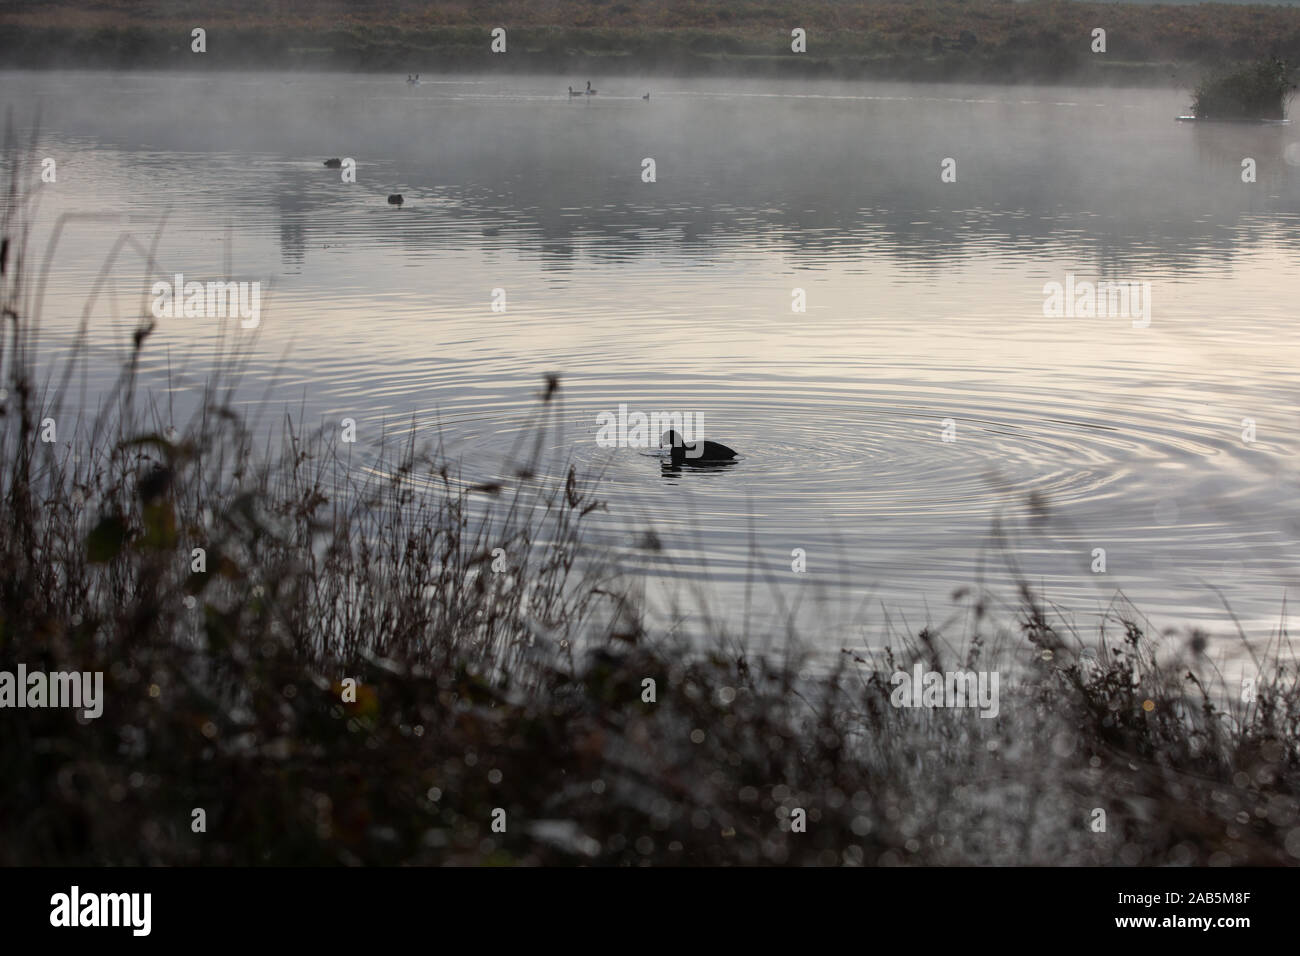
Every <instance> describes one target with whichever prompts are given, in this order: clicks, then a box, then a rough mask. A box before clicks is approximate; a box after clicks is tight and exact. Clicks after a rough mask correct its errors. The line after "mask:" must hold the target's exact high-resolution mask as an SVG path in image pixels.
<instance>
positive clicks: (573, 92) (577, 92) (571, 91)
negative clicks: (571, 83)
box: [569, 87, 582, 96]
mask: <svg viewBox="0 0 1300 956" xmlns="http://www.w3.org/2000/svg"><path fill="white" fill-rule="evenodd" d="M569 95H570V96H582V90H575V89H574V88H573V87H569Z"/></svg>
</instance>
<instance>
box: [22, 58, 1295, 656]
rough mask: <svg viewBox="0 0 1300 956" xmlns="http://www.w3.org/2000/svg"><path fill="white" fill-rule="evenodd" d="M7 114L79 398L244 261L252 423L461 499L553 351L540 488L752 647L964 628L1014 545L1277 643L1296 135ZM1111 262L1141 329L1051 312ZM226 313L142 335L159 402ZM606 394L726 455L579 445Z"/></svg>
mask: <svg viewBox="0 0 1300 956" xmlns="http://www.w3.org/2000/svg"><path fill="white" fill-rule="evenodd" d="M588 79H591V80H592V81H593V85H594V86H596V88H597V89H598V90H599V93H598V95H596V96H594V97H573V98H570V97H569V96H568V95H567V87H569V86H570V85H572V86H574V87H575V88H577V89H581V88H583V86H584V84H585V82H586V81H587V80H588ZM646 93H649V94H651V96H650V99H649V100H646V99H643V96H644V95H645V94H646ZM0 101H3V104H4V107H5V109H6V110H11V111H12V115H13V121H14V123H15V124H16V125H17V127H18V130H19V136H20V137H23V136H25V135H27V134H28V133H29V132H30V130H31V128H32V126H33V125H34V122H35V121H36V120H37V118H38V119H39V126H40V136H39V145H38V147H37V155H38V156H39V157H42V158H44V157H48V158H51V159H53V160H54V164H53V168H54V169H55V170H56V178H55V181H54V182H52V183H43V184H37V185H36V186H35V187H34V188H35V192H36V195H35V196H34V201H35V202H38V203H39V209H40V223H41V228H40V230H39V231H38V234H37V235H35V236H34V237H33V242H32V246H31V249H32V252H31V255H32V258H33V259H35V260H38V261H44V256H45V250H46V243H47V241H48V240H49V239H50V238H51V236H52V235H53V234H54V231H55V230H54V225H55V223H56V221H58V220H59V217H60V216H63V215H65V214H66V215H67V217H68V218H66V219H65V220H63V222H62V228H61V232H60V233H59V237H58V245H57V248H56V249H55V251H54V253H53V255H52V256H51V257H50V258H49V275H48V281H47V285H46V288H45V293H44V299H43V303H42V305H43V309H42V320H43V324H42V337H43V345H44V346H45V347H46V348H47V349H48V350H49V352H48V354H47V356H46V368H47V369H51V368H57V367H59V362H60V360H61V358H62V357H63V356H64V355H66V350H67V348H68V346H69V344H70V343H71V341H72V334H73V332H74V331H75V329H76V327H77V325H78V323H79V322H80V321H81V318H82V315H83V311H85V310H87V309H88V310H89V311H88V313H87V314H88V316H89V322H90V337H89V342H88V351H87V353H86V354H85V355H84V356H83V364H82V366H80V368H79V371H78V376H77V382H78V385H79V391H78V392H77V397H78V398H79V399H80V401H81V402H82V407H83V408H87V409H93V408H94V407H95V406H96V394H97V392H99V391H100V390H102V389H103V388H105V387H106V386H107V385H108V384H110V383H111V381H112V379H113V378H114V376H115V375H116V374H117V371H118V369H119V367H120V362H121V360H122V358H123V357H124V356H126V355H127V354H128V352H129V347H130V342H131V333H132V330H133V329H134V328H135V327H136V324H137V322H138V321H139V320H140V318H141V316H142V315H146V314H147V308H146V306H145V305H144V304H143V303H145V302H146V301H147V298H146V295H145V292H146V291H147V290H148V289H149V287H150V285H151V284H152V283H153V282H154V281H156V280H166V281H169V282H170V281H171V280H172V278H173V276H174V275H175V274H177V273H180V274H183V275H184V276H185V277H186V279H187V280H189V279H193V280H198V281H206V280H227V279H228V280H232V281H250V282H253V281H256V282H259V283H261V288H262V302H261V315H260V322H259V324H258V326H257V328H256V329H253V330H243V329H239V328H233V329H232V328H227V329H226V333H227V339H226V345H229V344H230V342H231V341H234V342H237V343H238V344H239V345H240V346H241V347H242V348H245V349H246V350H247V353H248V355H247V358H248V364H247V368H246V371H245V373H244V379H243V386H244V387H243V392H242V393H241V394H242V395H243V399H244V401H245V402H246V404H247V405H248V407H249V408H250V409H251V408H252V407H253V406H255V405H259V404H260V405H263V407H264V408H269V409H272V411H270V412H264V414H263V417H264V418H267V419H270V420H272V421H274V420H276V419H277V416H279V417H280V418H282V417H283V414H284V413H285V412H286V411H288V412H289V413H291V414H294V415H301V416H302V417H303V418H304V419H305V420H306V421H308V422H310V423H313V424H323V425H325V426H327V427H337V425H338V423H339V422H340V421H341V420H342V419H344V418H350V419H352V420H354V421H355V423H356V432H357V443H356V446H355V448H356V451H355V453H354V461H355V462H356V467H357V468H365V467H369V464H368V463H372V462H374V461H375V458H376V455H377V452H378V449H379V446H380V444H381V440H387V441H391V442H400V441H403V440H405V438H406V433H407V431H408V430H409V429H410V428H411V426H412V425H414V427H415V428H416V430H417V434H418V437H419V440H420V441H424V442H428V443H430V444H437V443H441V444H442V446H443V448H444V450H445V451H446V452H447V453H448V454H449V455H450V456H451V457H452V458H453V459H454V460H455V461H457V462H458V463H459V467H460V469H461V477H462V479H463V480H464V481H466V482H482V481H490V480H493V479H495V478H498V477H509V476H510V475H511V474H512V473H513V470H514V468H515V467H516V466H517V465H518V463H519V456H521V455H523V454H525V453H526V450H530V449H531V445H532V440H533V437H534V435H535V434H536V429H537V427H538V424H537V423H538V408H539V401H538V395H539V393H540V391H541V388H542V385H543V380H544V379H543V377H544V375H545V374H546V373H549V372H554V373H558V374H559V376H560V381H561V391H560V393H559V394H560V401H561V404H560V406H559V408H560V412H559V429H558V430H554V431H552V432H550V433H548V435H547V438H546V446H545V449H544V453H543V457H542V463H543V471H544V472H545V473H546V474H547V475H548V476H556V477H563V475H564V474H565V473H566V472H567V469H568V465H569V463H570V462H573V463H574V464H576V466H577V467H578V469H579V470H581V471H590V472H594V473H598V474H599V475H600V484H599V488H600V494H601V495H602V497H603V498H604V499H605V500H606V501H607V502H608V505H609V508H608V512H607V513H598V514H597V515H595V516H594V520H595V531H596V537H597V538H598V539H600V540H603V542H604V543H606V544H610V543H612V544H613V545H614V546H615V547H617V548H619V549H620V551H621V553H623V554H624V557H625V560H626V561H628V562H630V563H631V564H632V566H634V567H640V568H642V569H643V571H644V572H645V574H646V578H647V580H648V581H649V582H651V585H650V587H649V597H650V599H651V600H652V602H654V603H655V604H656V605H657V606H660V607H664V606H666V605H667V604H669V603H671V601H672V600H673V598H674V596H677V597H680V598H681V599H682V602H683V609H682V610H683V614H684V615H685V616H687V617H688V618H689V617H692V616H693V615H695V614H696V613H698V611H699V609H700V606H701V605H700V602H704V603H703V607H704V608H705V609H706V610H707V612H708V613H709V614H710V615H712V616H714V617H717V618H720V619H724V620H727V621H728V622H729V627H730V629H731V630H732V631H733V632H734V633H735V634H737V635H740V634H742V633H748V632H755V631H758V630H762V631H763V632H767V631H772V630H775V631H778V632H779V631H780V630H781V626H782V625H781V621H782V620H783V619H784V617H785V616H786V615H787V614H789V615H790V616H792V617H793V618H794V619H795V620H796V621H797V624H798V629H799V631H800V633H801V634H802V636H803V637H804V638H806V639H808V640H810V641H812V642H813V643H814V644H816V645H817V646H818V647H821V648H823V649H825V650H827V651H830V652H834V651H837V650H838V649H839V648H840V647H849V646H862V645H864V644H881V643H886V642H887V641H888V639H889V634H890V632H891V629H892V630H903V629H910V630H912V631H913V632H915V630H916V629H917V628H919V627H920V626H921V625H923V624H925V623H926V622H927V621H928V622H931V623H933V624H935V625H944V624H945V623H948V622H950V620H952V619H954V618H955V619H956V620H957V621H958V622H959V623H956V624H949V630H951V631H952V632H954V636H959V635H960V632H961V631H962V629H963V627H962V624H961V623H960V621H961V616H962V615H963V614H964V613H966V610H965V609H966V608H968V603H966V602H963V601H955V600H954V594H955V593H956V592H958V591H960V590H961V589H978V588H986V589H988V590H989V593H990V594H991V596H992V597H993V599H994V600H995V601H997V600H1001V601H1006V602H1008V603H1010V602H1013V601H1014V598H1015V593H1014V583H1013V582H1014V578H1013V575H1012V573H1011V571H1010V570H1009V567H1008V563H1009V562H1014V565H1015V567H1017V568H1018V569H1019V572H1020V573H1022V574H1023V575H1024V576H1025V577H1026V578H1027V579H1028V580H1029V581H1031V582H1032V583H1033V585H1034V586H1035V587H1037V588H1039V589H1041V592H1042V593H1043V594H1044V595H1045V596H1046V598H1047V599H1049V600H1050V601H1052V602H1054V603H1055V604H1057V605H1059V607H1060V608H1061V609H1062V611H1063V613H1066V614H1067V615H1069V616H1070V617H1071V618H1072V619H1073V620H1075V621H1077V622H1078V623H1079V624H1080V625H1081V626H1085V627H1086V626H1091V625H1092V624H1095V623H1096V622H1097V621H1098V620H1100V618H1101V616H1102V615H1103V614H1104V613H1105V611H1106V609H1107V607H1108V606H1110V604H1111V602H1112V601H1114V600H1116V599H1117V596H1120V595H1122V596H1123V598H1126V599H1128V600H1129V601H1131V602H1133V604H1134V605H1135V606H1136V607H1137V608H1138V609H1139V610H1140V611H1141V612H1142V613H1144V614H1146V615H1147V616H1148V617H1149V618H1150V619H1151V621H1152V622H1153V623H1154V624H1155V625H1156V626H1159V627H1179V628H1185V627H1187V626H1190V625H1196V626H1200V627H1203V628H1205V629H1206V630H1208V631H1209V632H1210V633H1211V634H1212V635H1213V638H1214V640H1215V641H1217V642H1221V643H1220V646H1221V647H1222V648H1223V649H1224V652H1225V653H1231V647H1232V646H1235V645H1236V642H1237V638H1236V637H1235V636H1234V635H1235V625H1234V624H1233V622H1232V618H1231V617H1230V616H1229V614H1228V612H1227V611H1225V608H1224V602H1227V603H1228V604H1230V606H1231V608H1232V610H1233V612H1234V613H1235V614H1236V616H1237V617H1238V618H1239V619H1240V621H1241V625H1242V627H1244V628H1245V630H1246V632H1247V634H1248V635H1249V637H1250V638H1251V640H1252V641H1253V642H1258V645H1259V646H1261V647H1262V646H1263V644H1264V643H1265V642H1266V641H1267V639H1268V637H1269V635H1270V633H1271V632H1272V631H1273V630H1274V629H1275V628H1276V627H1277V625H1278V622H1279V620H1280V618H1281V615H1282V613H1283V609H1284V599H1285V597H1286V595H1287V593H1288V589H1290V593H1291V594H1292V595H1294V593H1295V585H1296V584H1297V583H1298V582H1300V573H1298V572H1297V560H1298V559H1300V545H1298V544H1297V542H1298V541H1300V469H1298V466H1300V457H1298V455H1300V442H1298V441H1297V425H1300V388H1298V386H1300V378H1298V377H1297V374H1296V366H1297V359H1300V340H1298V336H1297V323H1298V322H1300V312H1298V311H1297V298H1296V293H1297V290H1300V129H1297V128H1296V127H1285V126H1271V127H1268V126H1251V125H1238V124H1229V125H1215V124H1204V123H1195V124H1193V123H1177V122H1175V119H1174V118H1175V116H1176V115H1178V114H1180V113H1185V112H1187V105H1188V95H1187V94H1186V93H1184V92H1179V91H1176V90H1129V89H1073V88H1034V87H983V86H979V87H977V86H961V85H951V86H940V85H907V84H884V83H880V84H863V83H833V82H826V83H812V82H806V83H799V84H796V85H793V86H784V87H783V86H782V85H780V84H778V83H750V82H745V81H740V80H723V79H711V80H690V81H686V80H665V79H662V78H661V79H644V80H636V79H604V78H600V77H591V78H589V77H585V76H583V77H551V78H540V77H533V78H524V77H509V78H490V77H482V76H479V77H459V78H458V77H434V78H426V79H425V80H424V81H423V82H422V83H421V84H420V85H418V86H412V85H408V84H407V83H405V82H404V80H403V77H401V76H396V77H389V76H344V75H328V76H317V75H301V74H294V75H260V76H249V75H234V74H232V75H226V76H215V77H213V76H197V75H170V74H169V75H161V74H107V73H5V74H3V76H2V77H0ZM332 157H340V158H346V159H351V160H355V174H356V175H355V179H356V181H355V182H345V181H344V178H345V177H344V175H343V172H344V170H340V169H330V168H326V167H325V166H324V165H323V163H322V161H323V160H325V159H329V158H332ZM1248 158H1249V159H1252V160H1254V163H1253V164H1249V165H1251V166H1252V167H1253V170H1254V179H1255V181H1253V182H1244V181H1243V171H1244V167H1243V160H1245V159H1248ZM646 159H653V160H654V164H653V168H654V181H653V182H646V181H644V179H643V171H644V170H645V169H646V165H645V163H644V160H646ZM945 160H951V161H952V162H951V163H948V164H946V165H945ZM945 169H949V170H950V172H951V175H949V176H948V177H947V178H948V179H952V180H955V181H945V180H944V178H943V177H941V173H942V172H943V171H944V170H945ZM1247 178H1249V177H1247ZM396 193H400V194H401V195H402V196H403V199H404V202H403V203H402V205H401V206H394V205H390V204H389V203H388V202H387V201H386V200H387V197H388V196H389V195H390V194H396ZM123 236H130V237H132V238H133V239H134V240H135V241H136V244H131V243H127V244H126V245H125V246H123V247H121V248H118V249H117V251H116V255H115V258H112V256H113V255H114V249H115V243H117V242H118V241H119V240H120V239H121V238H122V237H123ZM155 243H156V245H154V244H155ZM151 247H152V248H153V249H154V251H155V256H156V260H155V261H154V262H153V263H150V262H148V261H147V260H146V258H145V256H144V255H143V254H142V250H144V251H147V250H148V249H149V248H151ZM1099 280H1101V281H1108V282H1116V283H1135V284H1137V285H1136V286H1135V288H1145V289H1148V290H1149V300H1148V301H1147V304H1148V305H1149V322H1145V323H1144V322H1142V321H1138V320H1131V319H1130V317H1128V316H1116V315H1106V314H1101V315H1097V314H1092V315H1090V314H1087V312H1082V313H1081V312H1080V311H1078V310H1070V311H1069V313H1068V314H1065V315H1048V314H1045V309H1044V303H1045V300H1046V298H1047V296H1046V294H1045V291H1044V289H1045V286H1048V285H1049V284H1050V283H1059V284H1061V285H1062V286H1065V284H1066V283H1067V282H1069V283H1071V285H1072V287H1075V288H1077V286H1075V285H1074V284H1075V283H1086V282H1097V281H1099ZM496 290H499V291H496ZM795 290H802V299H803V300H804V301H805V302H806V311H802V312H799V311H794V306H795V305H796V304H798V302H799V300H800V295H799V293H796V291H795ZM494 302H495V303H496V304H497V306H498V309H500V307H501V305H502V303H504V311H494V309H493V305H494ZM1103 311H1105V310H1103ZM220 325H221V323H219V322H215V321H212V320H209V319H202V318H193V317H191V318H185V317H173V318H165V319H162V320H160V321H159V325H158V328H157V331H156V332H155V334H154V336H153V337H152V338H151V339H150V340H149V347H148V349H147V350H146V360H145V363H144V368H143V372H144V374H145V376H146V377H147V378H148V380H149V381H151V382H153V383H154V384H155V385H156V386H157V387H158V388H159V389H160V390H161V389H163V388H164V387H165V385H166V383H167V382H168V380H169V376H170V382H171V388H170V391H160V392H159V393H158V394H159V395H161V396H162V401H163V403H164V404H167V403H170V404H171V406H172V407H173V408H174V409H175V411H176V414H177V415H178V417H182V418H183V417H184V416H185V415H186V414H188V413H189V411H190V410H192V409H193V407H194V404H195V401H196V400H197V397H198V395H199V386H200V384H201V383H202V381H203V379H204V377H205V374H206V370H207V369H208V368H209V367H210V364H211V361H212V356H213V351H214V348H215V347H216V346H217V344H218V340H219V334H218V333H219V331H220V329H219V326H220ZM83 372H84V375H83ZM83 382H84V387H81V385H82V383H83ZM265 403H269V404H265ZM620 406H626V407H627V409H628V410H629V411H630V412H637V411H639V412H642V413H647V414H648V413H651V412H656V411H657V412H667V413H673V412H676V413H689V414H692V415H695V416H699V417H700V418H702V420H703V423H704V437H706V438H708V439H711V440H714V441H720V442H724V443H726V444H727V445H729V446H731V447H732V448H734V449H736V450H737V451H739V452H740V453H741V459H740V460H739V461H738V462H736V463H735V464H732V465H729V466H725V467H718V468H709V469H703V468H693V467H689V466H688V467H684V468H681V469H672V468H666V467H664V465H663V462H662V459H660V458H658V457H656V452H655V451H654V450H653V449H637V448H605V447H601V445H600V444H599V443H598V442H597V440H596V439H597V434H598V420H599V417H600V416H601V414H602V413H612V414H618V411H619V408H620ZM385 434H387V439H384V438H383V436H384V435H385ZM430 493H436V486H435V485H434V484H432V483H431V484H430ZM647 530H653V531H654V532H655V534H656V535H657V537H658V540H659V541H660V543H661V544H662V550H660V551H644V550H640V549H638V547H637V544H638V542H639V541H641V540H643V538H644V532H645V531H647ZM798 565H802V566H803V568H804V570H802V571H797V570H795V569H794V568H795V567H796V566H798ZM1103 568H1104V570H1103ZM747 614H748V615H750V618H749V620H750V624H749V626H748V627H746V623H745V622H746V620H747V618H746V615H747Z"/></svg>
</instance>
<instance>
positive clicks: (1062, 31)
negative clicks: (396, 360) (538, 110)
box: [0, 0, 1300, 83]
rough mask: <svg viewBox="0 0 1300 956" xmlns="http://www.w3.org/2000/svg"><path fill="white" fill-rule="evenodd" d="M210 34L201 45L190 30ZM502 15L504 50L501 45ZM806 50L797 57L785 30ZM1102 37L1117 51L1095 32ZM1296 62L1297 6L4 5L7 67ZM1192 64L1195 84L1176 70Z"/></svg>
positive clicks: (2, 53) (1155, 75)
mask: <svg viewBox="0 0 1300 956" xmlns="http://www.w3.org/2000/svg"><path fill="white" fill-rule="evenodd" d="M195 27H202V28H204V29H205V30H206V31H207V34H208V42H207V52H206V53H204V54H203V55H202V58H201V59H200V58H198V57H197V56H196V55H195V54H194V53H192V52H191V48H190V47H191V41H190V32H191V30H192V29H194V28H195ZM496 27H504V28H506V30H507V34H508V38H509V41H508V49H507V53H506V54H505V55H498V54H493V53H492V52H490V49H489V31H490V30H492V29H493V28H496ZM795 27H799V28H802V29H804V30H806V31H807V37H808V45H807V52H806V53H804V54H800V55H794V54H792V53H791V35H790V34H791V30H792V29H794V28H795ZM1097 28H1101V29H1104V30H1105V31H1106V41H1107V42H1106V52H1105V53H1104V54H1101V53H1094V52H1093V50H1092V42H1093V40H1092V31H1093V30H1094V29H1097ZM1266 54H1275V55H1278V56H1281V57H1284V58H1287V59H1290V60H1293V61H1294V60H1296V59H1297V58H1300V12H1298V11H1296V10H1295V9H1294V8H1288V7H1280V6H1269V5H1261V6H1236V5H1218V4H1198V5H1193V6H1182V5H1179V6H1163V5H1138V4H1123V3H1121V4H1114V3H1074V2H1067V0H1038V2H1029V3H1022V2H1012V0H928V2H916V0H874V2H842V0H808V2H803V0H801V2H799V3H797V4H794V3H771V2H769V0H691V2H668V0H652V2H636V3H632V2H618V0H557V2H551V3H544V4H540V3H533V2H530V0H496V2H491V3H464V2H456V0H435V2H427V0H382V2H381V0H375V2H368V3H357V4H348V5H347V6H346V7H342V6H340V5H336V4H294V5H292V6H285V5H280V4H275V5H267V4H265V3H263V2H260V0H221V2H218V3H211V2H200V0H179V2H174V3H169V4H167V5H165V6H164V7H161V8H159V7H157V6H156V5H155V6H147V5H146V6H141V5H140V4H137V3H134V2H131V0H104V2H100V3H95V4H89V3H86V2H84V0H40V2H36V0H31V2H21V0H20V2H11V3H7V4H5V5H4V8H3V9H0V65H3V66H6V67H14V66H31V67H46V66H61V67H78V68H85V67H122V68H184V69H199V68H205V69H206V68H215V69H236V68H239V69H247V68H252V69H271V70H275V69H322V70H324V69H360V70H371V71H387V72H392V73H396V74H403V75H404V74H406V73H408V72H416V71H420V72H423V73H435V72H439V71H460V70H491V71H530V70H531V71H571V70H579V71H581V72H582V73H585V74H589V75H593V76H596V77H598V76H601V75H610V74H616V73H617V74H626V73H632V72H662V73H677V74H680V73H686V72H693V73H710V72H721V73H728V74H743V75H786V74H798V75H835V76H855V77H856V76H870V77H893V78H909V79H936V80H942V79H966V80H989V81H998V82H1002V81H1015V80H1033V81H1078V82H1151V83H1168V82H1170V80H1171V78H1173V79H1174V81H1175V82H1180V83H1182V82H1188V80H1190V78H1191V76H1194V75H1195V74H1196V73H1198V72H1199V71H1200V70H1201V69H1202V68H1203V67H1204V66H1205V65H1210V64H1218V63H1221V62H1236V61H1243V60H1247V59H1251V58H1255V57H1258V56H1261V55H1266ZM1182 67H1189V68H1192V71H1193V72H1192V73H1191V74H1190V75H1189V77H1188V78H1186V79H1184V78H1183V77H1181V76H1180V75H1179V71H1180V68H1182Z"/></svg>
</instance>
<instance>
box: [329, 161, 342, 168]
mask: <svg viewBox="0 0 1300 956" xmlns="http://www.w3.org/2000/svg"><path fill="white" fill-rule="evenodd" d="M342 165H343V160H341V159H327V160H325V168H326V169H338V168H339V167H340V166H342Z"/></svg>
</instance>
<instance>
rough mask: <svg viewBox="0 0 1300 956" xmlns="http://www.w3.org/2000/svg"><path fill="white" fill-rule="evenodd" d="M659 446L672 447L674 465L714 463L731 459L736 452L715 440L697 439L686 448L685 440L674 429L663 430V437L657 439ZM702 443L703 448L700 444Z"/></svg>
mask: <svg viewBox="0 0 1300 956" xmlns="http://www.w3.org/2000/svg"><path fill="white" fill-rule="evenodd" d="M659 444H660V446H663V445H669V446H671V447H672V459H673V464H674V465H683V464H688V463H689V464H702V463H703V464H716V463H717V462H720V461H731V460H732V459H733V458H735V457H736V452H735V451H734V450H733V449H731V448H728V447H727V446H726V445H723V444H719V443H718V442H716V441H702V440H697V441H695V442H693V443H691V445H690V448H689V450H688V448H687V445H686V442H685V441H684V440H683V439H682V436H681V435H679V434H677V432H675V431H668V432H664V435H663V438H661V439H659ZM701 445H703V446H704V447H703V449H701V448H700V446H701Z"/></svg>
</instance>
